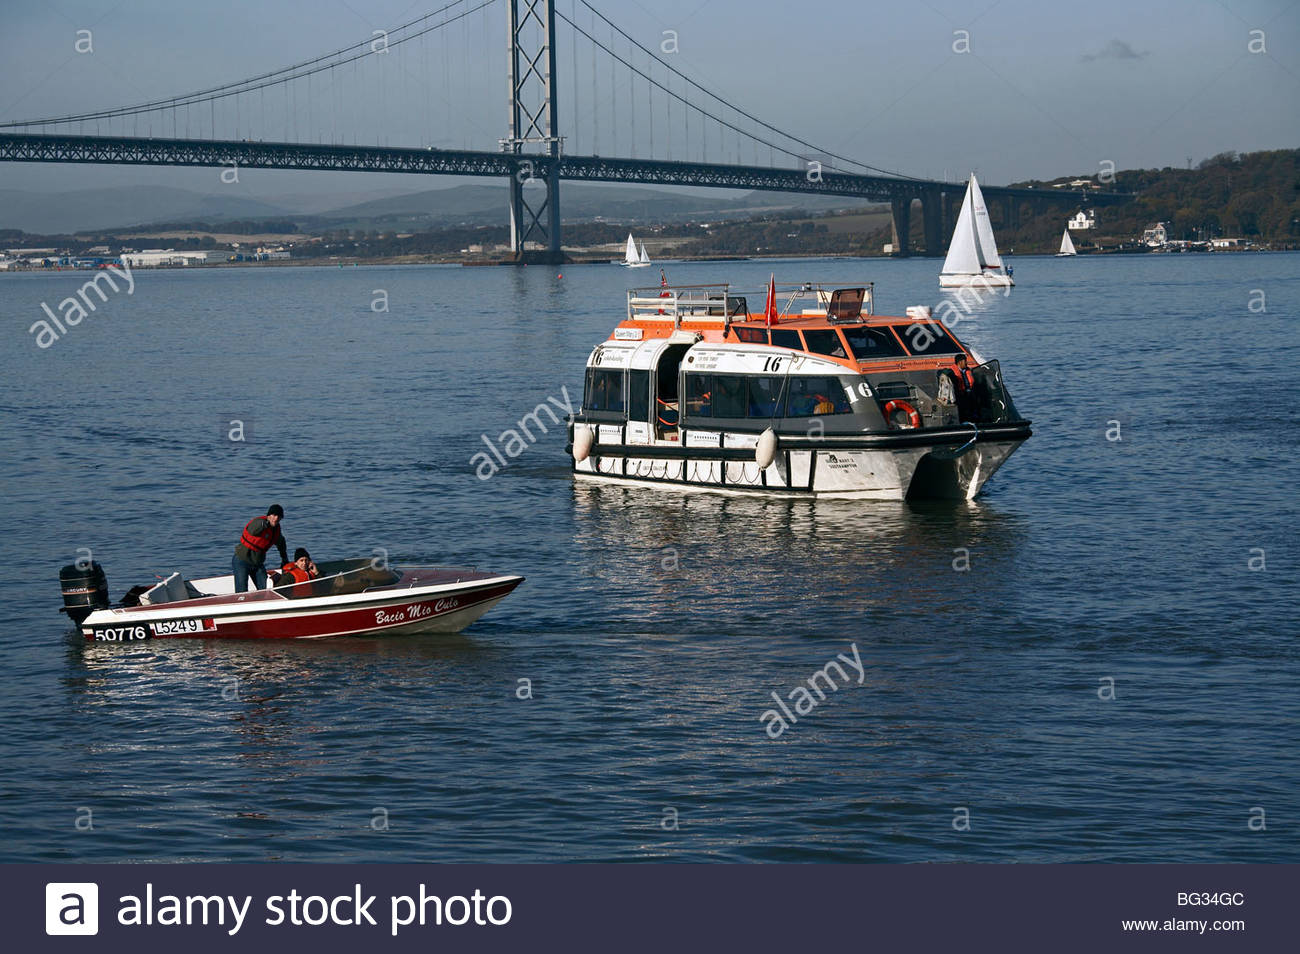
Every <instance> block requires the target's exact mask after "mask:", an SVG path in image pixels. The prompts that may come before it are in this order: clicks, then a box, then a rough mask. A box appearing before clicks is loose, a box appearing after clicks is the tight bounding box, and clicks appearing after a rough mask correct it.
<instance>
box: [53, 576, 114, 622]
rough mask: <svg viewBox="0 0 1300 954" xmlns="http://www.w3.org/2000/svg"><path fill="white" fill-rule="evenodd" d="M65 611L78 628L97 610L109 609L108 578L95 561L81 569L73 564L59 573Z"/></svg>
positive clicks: (63, 610)
mask: <svg viewBox="0 0 1300 954" xmlns="http://www.w3.org/2000/svg"><path fill="white" fill-rule="evenodd" d="M59 586H60V587H61V588H62V589H63V609H62V610H61V612H64V613H67V614H68V616H70V617H71V618H72V621H73V622H74V623H76V624H77V625H78V626H80V625H81V623H82V621H83V620H85V618H86V617H87V616H89V615H90V614H91V613H93V612H94V611H95V610H100V609H108V577H107V576H105V575H104V568H103V567H102V566H100V565H99V564H98V563H96V562H95V561H93V560H92V561H91V563H90V566H88V567H84V568H83V567H80V566H78V565H77V564H75V563H73V564H70V565H69V566H65V567H64V568H63V569H61V570H60V571H59Z"/></svg>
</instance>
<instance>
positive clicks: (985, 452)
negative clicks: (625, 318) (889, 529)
mask: <svg viewBox="0 0 1300 954" xmlns="http://www.w3.org/2000/svg"><path fill="white" fill-rule="evenodd" d="M1031 433H1032V432H1031V430H1030V428H1029V424H1028V422H1024V423H1020V424H1016V425H1003V426H999V427H990V428H987V429H983V430H979V431H975V430H972V429H942V430H940V431H938V432H930V433H927V432H926V431H924V430H918V431H914V432H906V433H904V434H899V435H896V436H884V435H880V436H876V437H871V436H865V435H864V437H862V438H859V439H857V440H841V441H834V442H832V441H831V440H829V439H828V440H824V441H821V442H812V441H808V440H797V439H793V440H789V439H788V440H786V441H783V442H782V444H781V450H780V451H779V452H778V453H777V455H776V458H775V459H774V460H773V462H772V464H771V465H770V466H769V467H767V468H760V467H759V465H758V464H757V463H756V462H755V460H754V451H753V449H752V448H753V446H754V443H755V442H756V439H757V438H756V435H750V436H748V440H745V438H746V437H747V435H729V436H730V437H732V438H733V440H734V441H735V442H734V443H732V444H731V445H730V446H728V447H726V448H718V447H714V448H701V447H685V448H678V447H672V446H667V445H663V444H656V445H647V446H645V447H637V446H632V445H618V446H609V445H604V446H602V445H599V444H598V445H596V446H595V447H593V448H592V451H591V454H590V455H589V456H588V457H587V458H586V459H585V460H582V461H576V462H575V463H574V475H575V477H577V478H580V479H584V480H592V481H603V482H608V483H619V484H639V485H644V486H650V487H659V488H663V489H670V490H686V491H711V492H715V493H725V494H741V495H753V496H772V497H825V498H841V499H860V500H903V499H908V498H913V499H939V500H970V499H973V498H974V497H975V496H976V495H977V494H979V492H980V491H981V490H982V489H983V487H984V485H985V484H986V483H987V482H988V480H989V478H991V477H992V476H993V474H994V473H996V472H997V470H998V468H1000V467H1001V466H1002V464H1003V463H1005V462H1006V460H1007V458H1008V457H1010V456H1011V454H1012V453H1014V452H1015V450H1016V448H1017V447H1019V446H1020V444H1021V443H1023V442H1024V441H1025V440H1027V439H1028V438H1029V437H1030V435H1031ZM744 444H748V445H749V446H748V447H745V446H742V445H744ZM827 445H829V446H827Z"/></svg>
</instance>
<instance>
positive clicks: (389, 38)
mask: <svg viewBox="0 0 1300 954" xmlns="http://www.w3.org/2000/svg"><path fill="white" fill-rule="evenodd" d="M466 2H467V0H452V2H451V3H448V4H446V5H445V6H443V7H440V8H439V9H437V10H434V11H432V12H431V13H426V14H425V15H424V16H421V17H417V18H416V19H414V20H411V21H408V22H407V23H403V24H402V25H401V26H399V27H396V28H394V29H393V30H390V31H388V33H387V34H386V35H385V37H384V42H383V43H382V44H381V43H379V42H378V41H377V39H376V37H375V36H374V35H373V34H372V35H371V37H370V38H369V39H365V40H361V41H359V42H357V43H353V44H352V45H351V46H345V47H343V48H342V49H339V50H335V51H333V52H332V53H326V54H324V55H322V56H317V57H313V58H312V59H310V60H304V61H303V62H301V63H295V64H294V65H292V66H286V67H282V68H280V69H278V70H273V71H271V72H269V73H262V74H260V75H258V76H251V77H248V78H246V79H243V80H239V81H237V82H234V83H224V84H222V85H220V86H213V87H210V88H208V89H204V90H196V91H194V92H192V93H185V94H183V95H180V96H174V97H172V98H170V99H160V100H153V101H152V102H148V103H139V104H136V105H134V106H119V107H116V108H113V109H103V110H97V111H95V112H89V113H79V114H76V115H68V116H57V117H47V118H44V119H27V120H11V121H8V122H0V129H13V128H16V127H22V126H54V125H61V124H65V123H79V122H89V121H92V120H100V119H114V118H117V117H120V116H131V115H137V114H140V113H150V112H161V111H162V110H166V109H176V108H178V107H183V106H193V105H198V104H201V103H207V102H216V100H218V99H224V98H226V97H229V96H237V95H239V94H240V93H250V92H255V91H257V90H264V89H268V88H270V87H272V86H278V85H281V84H284V83H288V82H291V81H293V80H297V79H302V78H303V77H310V76H311V75H312V74H314V73H319V72H322V71H324V70H329V69H334V68H335V67H339V66H346V65H347V64H349V63H354V62H355V61H357V60H360V59H362V58H364V57H367V56H372V55H375V54H377V53H380V52H384V51H387V50H390V49H392V48H393V47H396V46H400V45H401V44H403V43H405V42H407V41H408V40H414V39H416V38H417V37H421V36H424V35H425V34H427V33H432V32H433V31H435V30H438V29H441V28H442V27H445V26H447V25H448V24H451V23H455V22H456V21H458V20H462V19H464V18H465V17H468V16H469V15H470V14H472V13H477V12H478V11H479V10H482V9H483V8H484V7H488V6H491V5H492V4H493V3H495V2H496V0H480V2H479V3H478V4H476V5H475V6H472V7H469V8H467V9H465V10H462V11H460V12H459V13H456V14H455V15H453V16H449V17H447V19H445V20H442V21H440V22H438V23H435V24H433V25H432V26H426V27H424V28H423V29H420V30H417V31H416V32H413V33H408V34H406V35H405V36H397V35H398V34H401V33H403V32H404V31H406V30H409V29H410V28H412V27H414V26H415V25H417V24H421V23H424V22H425V21H427V20H429V19H431V18H433V17H436V16H439V15H441V14H443V13H446V12H447V11H449V10H451V9H452V8H453V7H457V6H460V5H462V4H464V3H466ZM393 37H396V38H395V39H393ZM362 47H368V49H365V50H363V51H362V52H360V53H356V52H354V51H356V50H358V49H360V48H362ZM348 54H352V55H348ZM327 61H328V62H327Z"/></svg>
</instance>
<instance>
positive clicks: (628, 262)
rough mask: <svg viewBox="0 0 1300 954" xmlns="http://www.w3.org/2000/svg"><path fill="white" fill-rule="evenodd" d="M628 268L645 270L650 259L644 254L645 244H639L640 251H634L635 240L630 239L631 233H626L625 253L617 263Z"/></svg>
mask: <svg viewBox="0 0 1300 954" xmlns="http://www.w3.org/2000/svg"><path fill="white" fill-rule="evenodd" d="M619 264H620V265H625V266H627V267H628V268H645V267H646V266H647V265H649V264H650V258H649V256H647V255H646V253H645V243H644V242H642V243H641V251H640V252H639V253H638V252H637V250H636V240H635V239H634V238H632V233H631V232H628V233H627V251H626V252H624V253H623V261H622V262H620V263H619Z"/></svg>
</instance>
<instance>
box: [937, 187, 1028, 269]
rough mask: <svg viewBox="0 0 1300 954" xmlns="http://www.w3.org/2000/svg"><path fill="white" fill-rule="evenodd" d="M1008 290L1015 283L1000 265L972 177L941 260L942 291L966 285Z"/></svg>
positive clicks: (978, 190)
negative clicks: (945, 256)
mask: <svg viewBox="0 0 1300 954" xmlns="http://www.w3.org/2000/svg"><path fill="white" fill-rule="evenodd" d="M973 284H980V285H997V286H1003V285H1005V286H1011V285H1014V284H1015V282H1013V281H1012V280H1011V275H1010V274H1009V272H1008V271H1007V270H1006V269H1005V268H1004V267H1003V265H1002V256H1000V255H999V254H998V243H997V242H996V241H994V239H993V226H992V225H991V224H990V223H989V210H988V208H987V207H985V205H984V195H983V193H981V192H980V184H979V182H977V181H976V179H975V176H974V175H972V176H971V177H970V182H968V183H967V184H966V197H965V198H964V199H963V200H962V203H961V212H959V213H958V215H957V227H956V228H955V229H953V233H952V242H951V244H949V246H948V257H947V258H946V259H944V262H943V271H942V272H941V273H940V275H939V285H940V287H942V288H960V287H963V286H966V285H973Z"/></svg>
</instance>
